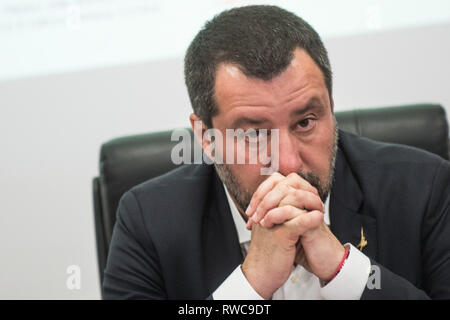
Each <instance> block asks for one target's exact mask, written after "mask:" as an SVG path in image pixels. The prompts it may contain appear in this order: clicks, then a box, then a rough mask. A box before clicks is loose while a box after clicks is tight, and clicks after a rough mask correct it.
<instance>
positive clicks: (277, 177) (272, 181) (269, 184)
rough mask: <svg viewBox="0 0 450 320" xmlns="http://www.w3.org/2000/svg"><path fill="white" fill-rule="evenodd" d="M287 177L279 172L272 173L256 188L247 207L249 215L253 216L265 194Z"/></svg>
mask: <svg viewBox="0 0 450 320" xmlns="http://www.w3.org/2000/svg"><path fill="white" fill-rule="evenodd" d="M283 179H285V176H283V175H282V174H281V173H279V172H274V173H272V174H271V175H270V177H269V178H267V179H266V180H264V181H263V182H262V183H261V184H260V185H259V186H258V188H257V189H256V191H255V192H254V193H253V196H252V199H251V200H250V203H249V205H248V207H247V210H246V211H245V213H246V214H247V216H249V217H251V216H252V215H253V214H254V213H255V210H256V208H257V206H258V204H259V202H260V201H261V200H262V199H263V198H264V196H265V195H266V194H267V193H268V192H269V191H270V190H272V189H273V187H275V185H276V184H277V183H279V182H280V181H282V180H283Z"/></svg>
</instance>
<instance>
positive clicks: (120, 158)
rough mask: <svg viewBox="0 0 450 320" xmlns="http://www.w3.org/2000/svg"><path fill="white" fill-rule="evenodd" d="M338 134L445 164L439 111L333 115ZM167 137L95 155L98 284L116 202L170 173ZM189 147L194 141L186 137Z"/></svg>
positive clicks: (428, 107) (120, 143) (116, 145)
mask: <svg viewBox="0 0 450 320" xmlns="http://www.w3.org/2000/svg"><path fill="white" fill-rule="evenodd" d="M336 119H337V121H338V124H339V127H340V128H341V129H343V130H346V131H349V132H352V133H355V134H358V135H361V136H365V137H368V138H372V139H374V140H379V141H384V142H391V143H400V144H406V145H409V146H413V147H417V148H421V149H424V150H427V151H429V152H432V153H435V154H437V155H439V156H441V157H442V158H444V159H447V160H448V159H449V145H450V141H449V133H448V124H447V119H446V116H445V110H444V109H443V108H442V107H441V106H440V105H435V104H420V105H407V106H400V107H385V108H374V109H362V110H353V111H344V112H336ZM171 133H172V131H164V132H157V133H148V134H141V135H135V136H128V137H122V138H117V139H114V140H111V141H108V142H106V143H104V144H103V145H102V147H101V151H100V175H99V177H95V178H94V179H93V195H94V218H95V232H96V238H97V254H98V264H99V271H100V279H101V282H102V283H103V270H104V268H105V266H106V258H107V254H108V249H109V243H110V241H111V235H112V230H113V227H114V223H115V221H116V210H117V206H118V203H119V199H120V197H121V196H122V194H124V193H125V191H127V190H128V189H130V188H131V187H133V186H135V185H137V184H139V183H141V182H144V181H146V180H148V179H150V178H153V177H156V176H159V175H161V174H163V173H166V172H168V171H169V170H171V169H174V168H175V167H176V166H177V165H175V164H173V163H172V161H171V157H170V156H171V151H172V148H173V147H174V146H175V145H176V144H177V143H178V141H171ZM191 141H192V143H191V145H192V146H193V135H192V134H191Z"/></svg>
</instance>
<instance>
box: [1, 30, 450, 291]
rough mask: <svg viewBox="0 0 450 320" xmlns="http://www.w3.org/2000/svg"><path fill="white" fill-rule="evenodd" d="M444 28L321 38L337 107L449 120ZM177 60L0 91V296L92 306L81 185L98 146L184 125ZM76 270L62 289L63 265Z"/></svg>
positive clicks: (93, 265)
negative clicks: (75, 278) (400, 107)
mask: <svg viewBox="0 0 450 320" xmlns="http://www.w3.org/2000/svg"><path fill="white" fill-rule="evenodd" d="M449 34H450V25H438V26H433V27H422V28H420V29H407V30H397V31H391V32H389V33H381V34H370V35H358V36H351V37H345V38H334V39H326V41H325V42H326V45H327V47H328V50H329V54H330V58H331V62H332V65H333V68H334V73H335V82H334V83H335V85H334V98H335V105H336V110H338V111H339V110H344V109H348V108H354V107H370V106H382V105H395V104H402V103H416V102H438V103H442V104H443V105H444V106H445V107H446V110H447V113H450V90H449V89H450V85H449V80H448V74H450V63H449V62H448V61H447V59H448V57H450V43H449V39H450V37H449ZM182 70H183V65H182V58H179V59H174V60H168V61H157V62H153V63H142V64H136V65H130V66H123V67H114V68H107V69H97V70H91V71H85V72H78V73H70V74H62V75H52V76H46V77H38V78H28V79H21V80H14V81H6V82H0V110H1V116H0V150H1V157H0V203H1V213H0V259H1V260H0V298H4V299H5V298H6V299H10V298H19V299H97V298H99V297H100V287H99V279H98V268H97V261H96V248H95V235H94V224H93V208H92V197H91V179H92V178H93V177H94V176H96V175H97V174H98V167H97V165H98V155H99V148H100V145H101V144H102V143H103V142H105V141H106V140H108V139H111V138H114V137H118V136H122V135H128V134H135V133H143V132H149V131H156V130H164V129H169V128H174V127H184V126H187V125H188V115H189V112H190V106H189V102H188V97H187V93H186V89H185V88H184V82H183V74H182ZM72 264H75V265H79V266H80V267H81V272H82V273H81V275H82V278H81V280H82V281H81V289H80V290H73V291H71V290H68V289H67V287H66V279H67V274H66V268H67V266H69V265H72Z"/></svg>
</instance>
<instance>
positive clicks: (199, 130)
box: [189, 113, 213, 159]
mask: <svg viewBox="0 0 450 320" xmlns="http://www.w3.org/2000/svg"><path fill="white" fill-rule="evenodd" d="M189 121H190V122H191V127H192V131H193V132H194V136H195V139H196V140H197V142H198V143H199V144H200V145H201V146H202V149H203V152H205V154H206V155H207V156H208V157H209V158H210V159H213V157H212V155H211V148H210V144H211V141H210V139H203V137H204V135H205V131H206V130H208V127H207V126H206V125H205V124H204V123H203V121H202V120H200V118H199V117H198V116H197V115H196V114H195V113H191V115H190V116H189Z"/></svg>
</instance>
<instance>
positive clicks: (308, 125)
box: [297, 118, 316, 132]
mask: <svg viewBox="0 0 450 320" xmlns="http://www.w3.org/2000/svg"><path fill="white" fill-rule="evenodd" d="M315 125H316V120H315V119H313V118H305V119H303V120H300V121H299V122H297V129H298V130H300V131H302V132H305V131H309V130H311V129H312V128H314V126H315Z"/></svg>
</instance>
